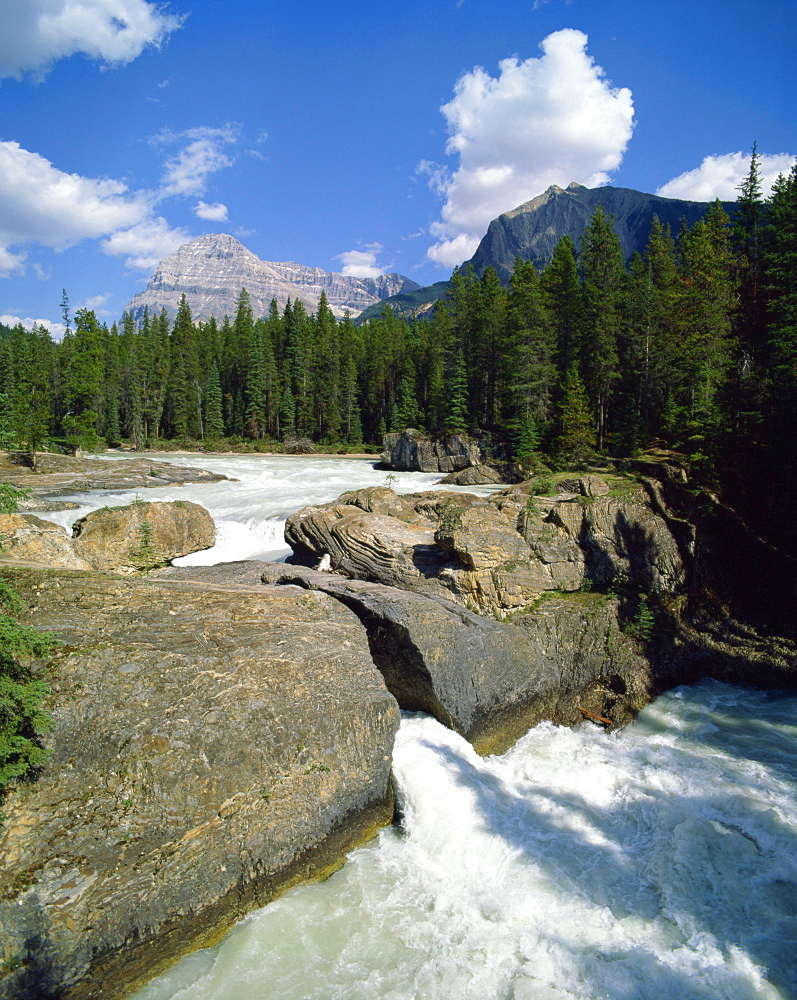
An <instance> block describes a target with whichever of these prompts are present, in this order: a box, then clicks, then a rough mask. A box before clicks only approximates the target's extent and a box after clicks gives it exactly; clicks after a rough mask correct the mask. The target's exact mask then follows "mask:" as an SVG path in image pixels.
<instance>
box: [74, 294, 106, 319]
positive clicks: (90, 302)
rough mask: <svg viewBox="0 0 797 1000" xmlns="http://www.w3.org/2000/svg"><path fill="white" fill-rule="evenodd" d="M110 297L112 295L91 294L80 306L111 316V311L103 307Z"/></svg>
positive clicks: (80, 307)
mask: <svg viewBox="0 0 797 1000" xmlns="http://www.w3.org/2000/svg"><path fill="white" fill-rule="evenodd" d="M110 297H111V296H110V295H90V296H89V297H88V298H87V299H84V300H83V302H82V303H81V304H80V305H79V306H78V308H79V309H92V310H93V311H94V312H95V313H97V314H98V315H99V314H102V315H105V316H109V315H110V313H109V312H108V311H107V309H103V308H102V307H103V306H104V305H105V303H106V302H107V301H108V299H109V298H110Z"/></svg>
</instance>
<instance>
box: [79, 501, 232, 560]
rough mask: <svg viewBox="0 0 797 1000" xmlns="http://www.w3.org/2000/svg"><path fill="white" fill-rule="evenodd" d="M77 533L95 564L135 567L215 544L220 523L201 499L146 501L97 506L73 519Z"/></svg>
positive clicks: (81, 551) (85, 555) (82, 555)
mask: <svg viewBox="0 0 797 1000" xmlns="http://www.w3.org/2000/svg"><path fill="white" fill-rule="evenodd" d="M72 538H73V545H74V549H75V552H76V553H77V555H78V556H79V557H80V558H81V559H84V560H85V561H86V562H87V563H88V564H89V566H91V567H92V568H93V569H98V570H104V571H106V572H117V573H119V572H121V573H132V572H134V571H136V570H149V569H152V568H153V567H155V566H163V565H164V563H168V562H171V561H172V559H178V558H179V557H180V556H187V555H188V554H189V553H191V552H199V551H200V550H201V549H209V548H211V547H212V546H213V544H214V542H215V540H216V525H215V524H214V523H213V518H212V517H211V516H210V514H209V513H208V511H207V510H205V508H204V507H201V506H200V505H199V504H198V503H191V502H190V501H187V500H174V501H172V502H170V503H163V502H155V503H146V502H142V503H133V504H128V505H127V506H125V507H103V508H101V509H100V510H93V511H91V513H89V514H87V515H86V516H85V517H81V518H80V519H79V520H78V521H75V523H74V524H73V525H72Z"/></svg>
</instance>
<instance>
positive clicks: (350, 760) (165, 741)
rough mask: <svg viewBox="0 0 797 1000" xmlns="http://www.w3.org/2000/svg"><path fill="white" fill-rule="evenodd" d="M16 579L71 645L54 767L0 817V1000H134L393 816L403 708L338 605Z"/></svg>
mask: <svg viewBox="0 0 797 1000" xmlns="http://www.w3.org/2000/svg"><path fill="white" fill-rule="evenodd" d="M12 579H13V581H14V583H15V584H16V586H17V588H18V589H19V591H20V593H21V594H22V597H23V598H24V599H25V602H26V604H27V605H28V606H29V607H30V608H31V611H30V612H29V614H28V615H27V618H26V623H27V624H31V625H34V626H37V627H39V628H47V629H50V630H53V631H55V632H56V633H57V635H58V637H59V638H60V639H61V640H62V641H63V642H64V643H65V645H64V646H63V647H61V648H60V650H56V651H55V657H54V662H53V664H52V669H51V671H50V674H49V679H50V684H51V689H52V694H51V696H50V697H49V698H48V701H47V703H46V708H47V709H48V710H49V711H50V712H51V713H52V715H53V717H54V719H55V728H54V729H53V730H52V732H51V733H50V734H48V736H47V737H46V743H47V745H48V746H49V747H51V749H52V754H51V756H50V758H49V760H48V761H47V763H46V764H45V765H44V767H43V768H42V770H41V773H40V774H39V776H38V778H37V780H36V781H35V782H32V783H28V784H22V785H20V786H18V787H17V788H15V789H14V790H13V791H12V792H11V793H10V795H9V796H8V797H7V798H6V800H5V802H4V803H3V811H4V813H5V817H6V819H5V822H4V823H3V825H2V827H0V959H2V960H4V961H5V962H7V963H8V965H7V966H6V968H5V969H4V974H3V976H2V977H0V998H2V1000H20V998H21V997H29V998H34V997H35V998H36V1000H49V998H55V997H59V998H60V997H68V998H69V1000H116V998H117V997H121V996H124V995H127V993H128V992H130V991H131V990H132V989H133V988H135V987H136V986H137V985H140V984H142V983H143V982H144V981H145V980H146V979H148V978H151V977H152V976H153V975H155V974H157V972H159V971H160V970H161V969H162V968H164V967H165V966H166V965H167V964H169V963H170V962H172V961H173V960H174V959H175V958H177V957H179V955H180V954H182V953H184V952H186V951H188V950H191V949H192V948H195V947H199V946H201V945H203V944H206V943H210V942H211V941H213V940H216V939H217V938H218V937H219V936H220V935H221V933H222V932H223V931H224V930H225V929H226V928H227V927H228V926H229V925H230V924H231V923H232V922H234V921H235V920H236V919H238V918H240V917H241V916H242V915H243V914H244V913H246V912H247V910H249V909H251V908H252V907H254V906H261V905H264V904H265V903H267V902H268V901H269V900H271V899H273V898H274V897H275V896H276V895H278V894H279V893H280V892H281V891H283V890H284V889H286V888H288V887H290V886H291V885H292V884H294V883H295V882H298V881H306V880H308V879H313V878H319V877H322V876H324V875H325V874H327V873H328V872H329V871H330V870H333V869H334V868H335V867H337V866H338V865H339V864H340V863H341V861H342V859H343V857H344V855H345V853H346V851H347V850H350V849H351V848H352V847H353V846H356V844H358V843H360V842H362V841H363V840H364V839H367V837H369V836H370V835H371V834H372V833H373V831H374V829H375V828H376V826H377V825H382V824H384V823H386V822H389V821H390V820H391V818H392V798H391V794H390V785H389V774H390V758H391V752H392V747H393V740H394V736H395V732H396V730H397V728H398V724H399V712H398V708H397V706H396V702H395V700H394V699H393V697H392V696H391V695H390V694H389V693H388V692H387V690H386V688H385V685H384V682H383V680H382V677H381V676H380V674H379V672H378V671H377V670H376V668H375V667H374V665H373V662H372V660H371V657H370V655H369V650H368V644H367V640H366V635H365V632H364V630H363V628H362V627H361V625H360V623H359V621H358V620H357V618H356V617H355V616H354V615H353V614H352V613H351V612H350V611H348V610H347V609H346V608H345V607H343V605H342V604H341V603H340V602H339V601H336V600H333V599H332V598H330V597H327V596H326V595H323V594H318V593H308V592H307V591H304V590H303V591H299V590H297V589H296V588H293V587H285V588H279V589H276V588H266V587H263V586H262V585H258V586H257V588H256V589H253V588H246V587H236V586H230V585H227V586H211V585H209V584H203V585H202V586H199V587H197V586H192V585H191V584H188V583H177V582H173V581H143V580H131V579H120V578H116V579H112V578H109V577H104V576H101V575H99V574H94V573H67V572H47V573H44V572H39V571H34V570H16V571H15V572H14V575H13V577H12ZM12 967H14V971H9V968H12Z"/></svg>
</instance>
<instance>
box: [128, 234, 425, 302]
mask: <svg viewBox="0 0 797 1000" xmlns="http://www.w3.org/2000/svg"><path fill="white" fill-rule="evenodd" d="M419 287H420V286H419V285H418V284H417V283H416V282H414V281H411V280H410V279H409V278H405V277H404V276H403V275H401V274H383V275H381V276H380V277H378V278H353V277H351V276H349V275H346V274H336V273H334V272H330V271H322V270H321V268H318V267H305V266H304V265H303V264H295V263H293V262H285V263H275V262H273V261H266V260H260V258H259V257H257V256H255V254H253V253H252V251H251V250H247V249H246V247H245V246H244V245H243V244H242V243H239V241H238V240H236V239H235V238H234V237H233V236H228V235H227V234H226V233H217V234H215V235H212V236H200V237H199V239H196V240H192V241H191V242H190V243H186V244H184V245H183V246H181V247H180V249H179V250H177V252H176V253H173V254H170V255H169V256H168V257H164V258H163V260H162V261H161V262H160V264H158V266H157V267H156V268H155V271H154V273H153V275H152V277H151V278H150V280H149V283H148V285H147V287H146V288H145V289H144V291H143V292H138V293H137V294H136V295H134V296H133V298H132V299H131V300H130V301H129V302H128V304H127V306H126V307H125V311H126V312H129V313H131V314H132V315H133V318H134V319H138V318H139V317H140V316H141V314H142V313H143V312H144V309H145V308H148V309H149V311H150V313H160V311H161V309H165V310H166V312H167V313H168V314H169V317H170V319H174V317H175V316H176V315H177V307H178V305H179V304H180V297H181V296H182V295H183V294H185V297H186V301H187V302H188V305H189V306H190V307H191V316H192V317H193V319H195V320H209V319H210V317H211V316H215V317H216V319H217V320H222V319H223V318H224V316H229V317H231V318H232V317H233V316H235V311H236V307H237V303H238V296H239V295H240V293H241V289H242V288H245V289H246V290H247V292H248V293H249V298H250V300H251V303H252V311H253V313H254V315H255V318H259V317H260V316H262V315H264V314H265V313H266V312H268V308H269V305H270V303H271V300H272V299H276V300H277V303H278V305H279V307H280V310H282V309H283V308H284V306H285V304H286V302H287V301H288V299H289V298H290V299H291V301H294V302H295V301H296V300H297V299H300V300H301V301H302V302H303V303H304V305H305V306H306V308H307V310H308V311H309V312H315V311H316V308H317V306H318V300H319V298H320V297H321V292H322V291H323V292H326V296H327V301H328V302H329V306H330V308H331V310H332V312H333V313H334V314H335V316H338V317H341V316H343V315H344V314H345V313H346V311H347V310H348V312H349V313H350V314H351V315H352V316H353V317H354V316H358V315H359V314H360V313H361V312H362V311H363V309H366V308H367V307H368V306H370V305H373V304H374V303H378V302H381V301H382V300H384V299H387V298H388V297H389V296H391V295H396V294H398V293H400V292H412V291H414V290H415V289H417V288H419Z"/></svg>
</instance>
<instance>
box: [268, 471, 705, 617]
mask: <svg viewBox="0 0 797 1000" xmlns="http://www.w3.org/2000/svg"><path fill="white" fill-rule="evenodd" d="M593 480H594V481H590V482H588V483H586V484H585V486H584V488H585V489H591V490H593V491H600V490H601V489H602V486H601V483H602V482H603V481H602V480H597V479H596V477H593ZM603 485H604V486H605V485H606V484H605V483H604V484H603ZM580 488H581V487H579V489H580ZM527 490H528V487H526V484H521V485H520V486H514V487H511V488H509V489H508V490H505V491H501V492H498V493H493V494H492V495H491V496H489V497H487V498H480V497H476V496H474V495H472V494H468V493H450V492H446V491H444V490H436V491H431V492H429V493H421V494H410V495H405V496H403V497H397V496H396V495H395V494H393V493H392V491H390V490H388V489H386V488H382V490H381V492H380V493H379V494H378V495H377V494H374V493H371V492H370V491H359V492H358V493H357V494H344V495H343V496H342V497H340V498H339V499H338V501H336V502H334V503H331V504H324V505H321V506H318V507H305V508H304V509H303V510H301V511H299V512H298V513H297V514H294V515H292V516H291V517H289V518H288V521H287V524H286V528H285V538H286V541H287V542H288V544H289V545H291V547H292V548H293V549H294V557H293V559H292V561H293V562H298V563H301V564H303V565H306V566H315V565H317V564H318V561H319V559H321V557H322V556H324V555H325V554H328V555H329V557H330V562H331V567H332V569H335V570H337V571H338V572H341V573H343V574H345V575H347V576H350V577H353V578H354V579H359V580H371V581H372V582H375V583H383V584H386V585H387V586H393V587H400V588H402V589H404V590H411V591H413V592H415V593H420V594H427V595H429V596H438V597H448V598H450V599H451V600H454V601H457V602H458V603H460V604H462V605H464V606H465V607H470V608H471V609H472V610H479V611H483V612H486V613H505V612H507V611H513V610H517V609H520V608H522V607H524V606H526V605H528V604H530V603H532V602H533V601H535V600H536V599H537V597H539V595H540V594H541V593H543V592H544V591H547V590H563V591H572V590H578V589H580V588H581V587H582V586H583V585H584V582H585V580H587V579H589V580H590V581H591V582H592V583H593V584H595V585H597V586H608V585H609V584H613V583H617V584H620V583H630V584H633V585H634V586H637V587H640V588H642V589H643V590H645V591H649V592H659V591H673V592H678V591H681V590H683V589H684V588H685V586H686V584H687V579H688V575H689V572H690V567H691V559H692V551H693V544H694V533H693V530H692V528H691V526H690V525H689V524H688V523H687V522H685V521H681V520H680V519H678V518H675V517H673V516H672V515H671V514H670V513H669V512H668V511H667V509H666V506H664V505H663V500H662V499H661V497H659V498H658V499H656V504H657V511H658V512H654V510H653V509H652V508H651V505H650V503H649V502H647V501H646V499H645V495H644V493H643V492H642V491H641V490H637V489H636V487H633V488H632V489H631V490H630V492H629V493H628V495H627V496H626V497H613V496H605V495H604V496H596V495H595V493H594V492H593V493H592V494H589V495H583V496H582V495H580V496H579V497H574V496H573V494H572V493H571V494H560V495H559V496H555V497H537V498H533V499H532V502H531V503H530V502H529V495H528V492H527ZM366 494H367V496H366Z"/></svg>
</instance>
